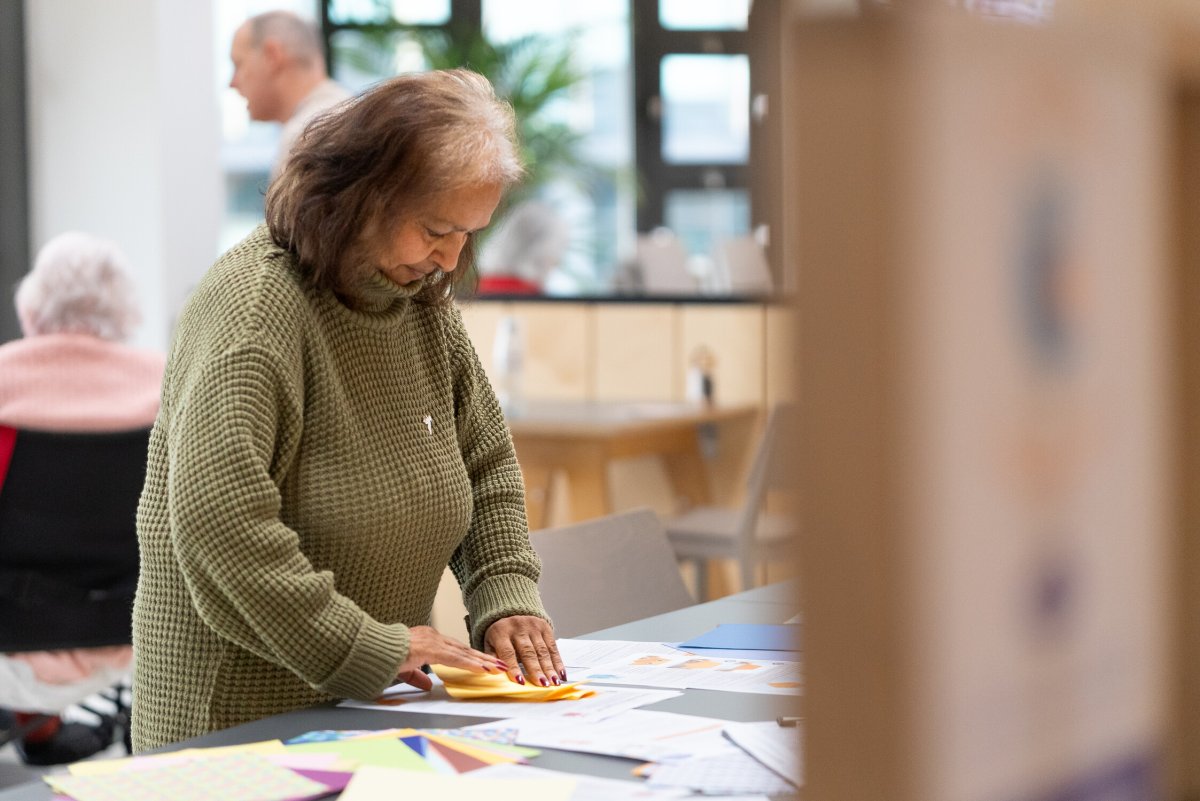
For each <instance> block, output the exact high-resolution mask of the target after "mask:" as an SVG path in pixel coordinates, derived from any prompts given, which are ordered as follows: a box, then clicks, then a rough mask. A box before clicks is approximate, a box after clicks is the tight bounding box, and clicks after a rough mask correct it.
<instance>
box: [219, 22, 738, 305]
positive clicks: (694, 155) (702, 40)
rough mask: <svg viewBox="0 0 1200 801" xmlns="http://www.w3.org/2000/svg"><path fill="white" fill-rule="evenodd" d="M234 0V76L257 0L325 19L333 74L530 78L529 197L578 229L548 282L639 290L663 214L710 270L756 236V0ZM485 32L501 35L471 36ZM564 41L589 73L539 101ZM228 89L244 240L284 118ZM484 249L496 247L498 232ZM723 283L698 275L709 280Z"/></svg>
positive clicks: (368, 81) (228, 239)
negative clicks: (643, 247) (752, 41)
mask: <svg viewBox="0 0 1200 801" xmlns="http://www.w3.org/2000/svg"><path fill="white" fill-rule="evenodd" d="M218 4H219V14H218V17H219V18H218V36H217V42H218V59H217V63H218V66H219V69H220V74H219V76H218V81H219V85H220V86H221V87H225V86H226V85H227V84H228V80H229V77H230V75H229V73H230V66H229V58H228V48H229V42H230V40H231V39H232V36H233V32H234V30H235V29H236V27H237V26H238V25H239V24H240V23H241V22H242V21H243V20H244V19H245V18H246V17H247V16H249V15H250V14H253V13H257V12H259V11H263V10H267V9H268V8H278V7H281V6H283V7H288V8H291V9H293V10H295V11H297V12H298V13H301V14H304V15H307V16H313V17H314V18H316V19H317V20H318V21H319V22H320V24H321V26H322V29H323V31H324V34H325V38H326V51H327V54H328V59H329V66H330V71H331V73H332V75H333V77H334V78H335V79H336V80H338V81H339V82H341V83H342V84H343V85H345V86H346V87H347V88H349V89H350V90H351V91H356V92H357V91H362V90H364V89H366V88H367V87H369V86H371V85H372V84H374V83H376V82H378V81H380V80H383V79H385V78H388V77H391V76H393V75H396V74H400V73H404V72H411V71H420V70H424V69H429V68H433V67H441V66H447V65H455V66H457V65H465V66H469V67H472V68H474V69H477V70H479V71H480V72H483V73H485V74H486V75H488V77H489V78H490V79H492V81H493V83H495V84H496V85H497V87H498V89H500V91H501V93H502V94H507V93H509V92H518V93H519V92H522V91H524V92H526V95H527V97H526V98H525V99H523V100H517V99H514V100H513V103H514V106H515V107H516V108H517V111H518V115H519V116H520V117H521V118H522V121H523V124H522V137H523V140H524V142H525V144H526V145H527V154H526V155H527V160H528V161H529V162H530V164H531V166H532V168H533V169H531V171H530V181H529V182H528V184H529V185H528V186H526V187H523V189H522V190H521V191H520V192H518V193H517V195H516V197H514V201H515V202H519V201H521V200H528V201H532V202H533V203H534V204H535V205H537V206H538V208H540V209H541V210H542V213H544V214H545V213H549V214H552V215H553V216H554V218H555V219H553V220H552V221H550V222H551V223H552V225H553V227H554V228H556V229H557V230H560V231H562V232H563V234H564V238H565V241H566V244H565V247H563V248H562V249H561V253H560V254H559V258H558V263H557V266H556V267H555V269H553V271H552V272H550V274H549V275H548V276H547V277H546V279H545V281H544V284H543V287H544V290H545V291H546V293H547V294H555V295H585V296H587V295H608V294H622V293H628V292H636V291H637V290H638V287H639V276H638V271H637V268H636V266H634V265H632V264H631V261H632V259H633V257H634V255H635V254H636V253H637V252H638V251H637V244H638V237H639V234H648V233H650V232H651V231H654V230H656V229H661V228H663V227H666V228H669V229H670V230H671V231H673V232H674V234H675V236H676V237H677V241H678V242H679V243H680V246H681V249H682V251H683V253H684V254H686V256H687V258H688V264H687V269H689V270H691V271H693V272H694V273H696V275H697V276H699V272H700V271H703V270H704V269H705V267H706V265H710V264H711V261H712V260H711V256H712V255H713V254H714V252H715V250H716V249H717V248H718V246H719V245H720V244H721V243H722V241H724V240H727V239H730V238H734V237H745V236H746V235H748V234H750V233H751V232H752V231H753V229H754V226H755V224H756V222H757V221H756V218H755V216H754V214H755V212H756V209H755V208H754V206H755V204H756V203H757V199H756V198H752V196H751V193H750V191H749V188H748V184H749V181H750V175H749V168H748V165H749V163H750V161H751V147H752V144H753V143H752V136H751V133H752V131H751V127H752V126H751V115H750V107H751V74H752V65H751V60H750V55H749V50H748V46H749V39H748V32H747V27H748V13H749V8H750V2H749V0H659V2H650V0H588V2H576V1H575V0H283V1H282V2H281V1H280V0H219V3H218ZM472 37H474V38H473V39H472ZM480 42H482V43H484V44H485V45H486V50H478V49H475V50H469V48H470V47H474V46H476V45H478V44H479V43H480ZM456 48H458V49H457V50H456ZM463 48H468V52H470V54H471V55H470V56H469V57H463V56H462V55H461V54H462V52H463ZM563 53H568V54H569V56H570V61H569V63H570V66H571V69H572V70H573V71H574V72H576V73H578V75H577V79H575V80H571V81H569V82H568V85H566V86H565V87H562V88H561V89H560V90H559V91H555V92H552V93H549V94H550V97H549V100H548V101H546V102H538V98H537V97H536V95H537V92H536V91H533V89H536V84H537V81H538V75H539V74H545V71H546V70H549V69H551V68H553V66H554V63H555V59H556V58H557V57H558V56H559V55H561V54H563ZM456 57H457V58H458V60H455V59H456ZM464 62H466V63H465V64H464ZM539 70H540V71H542V72H541V73H539ZM518 75H519V76H521V77H520V78H518V77H514V76H518ZM530 76H533V77H532V78H531V77H530ZM531 84H533V85H534V86H533V89H531ZM530 98H532V99H530ZM221 102H222V105H223V111H224V119H225V124H224V128H225V130H224V145H223V151H222V159H223V164H224V167H225V173H226V187H227V197H228V204H227V205H228V210H227V212H228V213H227V215H226V224H225V226H224V233H223V244H224V245H229V244H231V243H232V242H233V241H236V239H237V238H239V237H240V236H242V235H244V234H245V232H246V231H247V230H249V228H250V227H252V226H253V225H254V224H256V223H257V222H258V221H260V220H261V218H262V198H263V194H264V191H265V187H266V182H267V178H268V174H269V169H270V164H271V161H272V159H273V158H274V151H275V144H276V138H277V135H278V126H276V125H273V124H264V123H254V122H251V121H250V120H249V119H248V118H247V116H246V113H245V102H244V101H243V100H242V98H241V97H240V96H238V95H237V93H236V92H234V91H233V90H232V89H225V88H223V89H222V90H221ZM529 104H533V105H529ZM514 205H515V204H514ZM546 210H549V212H547V211H546ZM759 216H760V217H761V214H759ZM483 254H484V258H485V259H487V258H489V250H488V243H487V242H486V241H485V242H484V247H483ZM710 290H711V287H704V286H703V285H702V282H701V281H700V280H699V278H697V288H696V291H697V292H703V291H710Z"/></svg>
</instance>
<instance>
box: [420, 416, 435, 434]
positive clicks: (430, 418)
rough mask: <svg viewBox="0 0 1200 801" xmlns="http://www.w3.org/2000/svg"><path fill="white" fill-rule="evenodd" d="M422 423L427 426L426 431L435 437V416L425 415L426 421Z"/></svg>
mask: <svg viewBox="0 0 1200 801" xmlns="http://www.w3.org/2000/svg"><path fill="white" fill-rule="evenodd" d="M421 422H422V423H424V424H425V428H426V430H428V431H429V436H431V437H432V436H433V416H432V415H428V414H427V415H425V419H423V420H422V421H421Z"/></svg>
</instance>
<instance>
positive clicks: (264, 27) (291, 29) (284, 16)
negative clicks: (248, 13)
mask: <svg viewBox="0 0 1200 801" xmlns="http://www.w3.org/2000/svg"><path fill="white" fill-rule="evenodd" d="M247 22H249V23H250V44H251V45H252V46H253V47H254V49H255V50H257V49H258V48H260V47H262V44H263V42H265V41H266V40H267V39H275V40H277V41H278V42H279V43H280V44H281V45H283V49H284V50H285V51H286V52H287V53H288V55H290V56H291V57H292V58H294V59H295V60H296V61H297V62H298V63H300V64H301V65H303V66H305V67H311V66H313V65H315V64H324V63H325V51H324V49H323V48H322V46H321V34H320V32H319V31H318V30H317V26H316V24H315V23H313V22H310V21H309V20H306V19H304V18H303V17H301V16H299V15H297V14H293V13H292V12H290V11H267V12H265V13H262V14H258V15H256V16H253V17H251V18H250V19H249V20H247Z"/></svg>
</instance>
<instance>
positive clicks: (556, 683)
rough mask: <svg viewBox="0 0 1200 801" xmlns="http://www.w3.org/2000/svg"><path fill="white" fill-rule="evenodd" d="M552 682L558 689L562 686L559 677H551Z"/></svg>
mask: <svg viewBox="0 0 1200 801" xmlns="http://www.w3.org/2000/svg"><path fill="white" fill-rule="evenodd" d="M550 680H551V681H553V682H554V686H555V687H557V686H558V685H560V684H562V682H561V681H559V680H558V676H551V677H550Z"/></svg>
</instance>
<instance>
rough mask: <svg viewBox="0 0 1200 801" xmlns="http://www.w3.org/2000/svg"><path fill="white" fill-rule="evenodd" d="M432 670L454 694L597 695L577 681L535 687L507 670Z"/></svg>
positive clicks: (571, 697)
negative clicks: (514, 679)
mask: <svg viewBox="0 0 1200 801" xmlns="http://www.w3.org/2000/svg"><path fill="white" fill-rule="evenodd" d="M431 667H432V668H433V672H434V673H436V674H437V675H438V678H439V679H441V680H442V683H444V684H445V685H446V692H448V693H449V694H450V696H451V697H452V698H458V699H467V698H511V699H513V700H514V701H574V700H577V699H579V698H587V697H588V696H590V695H595V694H596V691H595V690H591V689H587V688H584V687H581V686H580V685H579V684H578V683H574V684H560V685H559V686H557V687H555V686H550V687H534V686H533V685H531V684H517V683H515V682H513V681H512V680H510V679H509V678H508V675H507V674H504V673H472V672H471V671H469V670H462V669H460V668H454V667H447V666H446V665H432V666H431Z"/></svg>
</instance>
